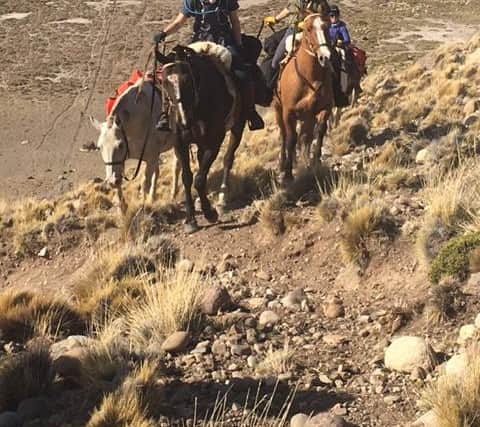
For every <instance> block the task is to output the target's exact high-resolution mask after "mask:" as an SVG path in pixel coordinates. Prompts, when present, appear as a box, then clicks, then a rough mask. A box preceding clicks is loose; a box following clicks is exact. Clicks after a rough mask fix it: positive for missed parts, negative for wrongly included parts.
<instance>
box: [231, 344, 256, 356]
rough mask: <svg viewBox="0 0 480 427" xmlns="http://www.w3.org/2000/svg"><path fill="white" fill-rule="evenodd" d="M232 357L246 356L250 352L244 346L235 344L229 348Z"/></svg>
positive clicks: (246, 346) (248, 348) (247, 347)
mask: <svg viewBox="0 0 480 427" xmlns="http://www.w3.org/2000/svg"><path fill="white" fill-rule="evenodd" d="M230 352H231V353H232V356H248V355H249V354H250V353H251V352H252V350H251V349H250V347H249V346H248V345H246V344H236V345H232V346H231V347H230Z"/></svg>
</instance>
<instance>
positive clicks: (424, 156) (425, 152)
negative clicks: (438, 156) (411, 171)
mask: <svg viewBox="0 0 480 427" xmlns="http://www.w3.org/2000/svg"><path fill="white" fill-rule="evenodd" d="M430 160H432V152H431V151H430V150H429V149H428V148H423V149H422V150H420V151H418V152H417V156H416V157H415V163H416V164H417V165H424V164H425V163H428V162H429V161H430Z"/></svg>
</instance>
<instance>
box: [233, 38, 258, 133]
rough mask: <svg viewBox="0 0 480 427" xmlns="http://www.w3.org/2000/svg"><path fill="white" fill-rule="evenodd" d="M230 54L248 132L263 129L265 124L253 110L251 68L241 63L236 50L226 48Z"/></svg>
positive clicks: (253, 98)
mask: <svg viewBox="0 0 480 427" xmlns="http://www.w3.org/2000/svg"><path fill="white" fill-rule="evenodd" d="M227 48H228V50H230V52H231V53H232V71H233V73H234V74H235V76H236V78H237V79H238V81H239V82H240V89H241V91H242V109H243V111H244V113H245V115H246V118H247V121H248V127H249V128H250V130H258V129H263V128H264V127H265V123H264V121H263V119H262V117H261V116H260V115H259V114H258V112H257V110H256V109H255V82H254V80H253V72H252V70H251V68H252V66H248V65H247V64H245V62H244V61H243V59H242V57H241V56H240V54H239V52H238V50H237V49H236V48H235V47H234V46H227Z"/></svg>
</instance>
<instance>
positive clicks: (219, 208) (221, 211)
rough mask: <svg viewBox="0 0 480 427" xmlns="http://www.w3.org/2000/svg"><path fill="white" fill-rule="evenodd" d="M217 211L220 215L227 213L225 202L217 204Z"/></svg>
mask: <svg viewBox="0 0 480 427" xmlns="http://www.w3.org/2000/svg"><path fill="white" fill-rule="evenodd" d="M217 212H218V214H219V215H225V212H227V207H226V206H225V204H221V205H217Z"/></svg>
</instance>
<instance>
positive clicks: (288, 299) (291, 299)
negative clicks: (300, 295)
mask: <svg viewBox="0 0 480 427" xmlns="http://www.w3.org/2000/svg"><path fill="white" fill-rule="evenodd" d="M281 303H282V305H283V306H284V307H285V308H288V309H290V310H298V309H299V308H300V303H301V301H299V300H298V299H297V298H296V297H295V296H294V295H292V293H291V292H290V293H288V294H287V295H285V296H284V297H283V298H282V300H281Z"/></svg>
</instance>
